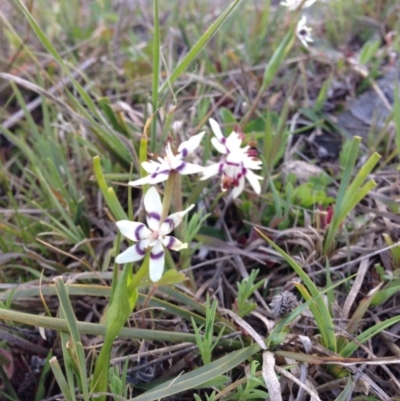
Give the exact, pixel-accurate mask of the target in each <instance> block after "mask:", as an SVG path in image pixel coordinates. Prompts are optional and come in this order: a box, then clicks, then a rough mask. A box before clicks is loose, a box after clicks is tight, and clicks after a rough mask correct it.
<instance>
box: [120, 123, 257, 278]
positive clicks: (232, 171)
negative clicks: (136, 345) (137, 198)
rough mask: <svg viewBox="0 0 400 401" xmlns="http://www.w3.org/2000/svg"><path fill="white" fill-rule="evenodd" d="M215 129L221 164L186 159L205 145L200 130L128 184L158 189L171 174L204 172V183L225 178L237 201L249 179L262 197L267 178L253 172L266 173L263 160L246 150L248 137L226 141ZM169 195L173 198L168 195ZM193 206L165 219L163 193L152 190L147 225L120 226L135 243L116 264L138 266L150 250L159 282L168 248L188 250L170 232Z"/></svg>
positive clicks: (215, 126) (151, 271) (152, 270)
mask: <svg viewBox="0 0 400 401" xmlns="http://www.w3.org/2000/svg"><path fill="white" fill-rule="evenodd" d="M210 125H211V128H212V130H213V133H214V137H213V138H212V139H211V143H212V145H213V146H214V148H215V149H216V150H217V151H218V152H219V153H221V155H222V156H221V159H220V160H219V161H218V162H217V163H215V164H212V165H209V166H207V167H203V166H199V165H197V164H193V163H189V162H188V161H187V160H186V158H187V156H189V155H190V154H192V153H193V152H194V151H195V150H196V149H197V148H198V147H199V146H200V142H201V140H202V139H203V136H204V132H201V133H200V134H197V135H194V136H192V137H191V138H190V139H188V140H187V141H184V142H182V143H181V144H180V146H179V147H178V149H177V151H176V152H174V151H173V150H172V147H171V144H170V143H168V144H167V146H166V149H165V156H164V157H158V158H157V160H151V161H145V162H143V163H142V167H143V169H144V170H145V171H146V172H147V173H148V175H147V176H145V177H142V178H139V179H137V180H135V181H131V182H129V185H131V186H138V185H144V184H148V185H155V184H158V183H160V182H163V181H166V180H167V179H168V178H169V177H170V174H171V173H174V174H175V173H178V174H182V175H187V174H196V173H202V174H203V176H202V178H201V179H202V180H206V179H209V178H211V177H213V176H215V175H220V177H221V189H222V191H227V190H228V189H232V192H231V195H232V197H233V198H236V197H238V196H239V195H240V194H241V192H242V191H243V189H244V186H245V179H247V180H248V181H249V183H250V185H251V186H252V187H253V189H254V191H255V192H256V193H257V194H260V193H261V185H260V180H262V177H261V176H259V175H256V174H254V173H253V171H252V170H259V169H261V161H260V160H259V159H257V158H256V157H254V156H255V155H254V154H253V153H254V152H252V150H251V149H250V147H249V146H243V139H244V134H242V133H240V132H238V131H236V130H235V131H233V132H232V133H231V134H230V135H229V136H228V137H226V138H225V137H224V135H223V134H222V131H221V128H220V126H219V125H218V123H217V122H216V121H215V120H213V119H210ZM169 196H171V195H170V194H169ZM168 201H170V199H169V200H168ZM164 202H165V199H164ZM167 205H169V202H167ZM193 207H194V205H191V206H189V207H188V208H187V209H185V210H184V211H182V212H177V213H173V214H171V215H169V216H168V217H166V218H165V219H164V218H163V204H162V202H161V198H160V195H159V194H158V191H157V189H156V188H155V187H154V186H152V187H150V188H149V189H148V191H147V192H146V194H145V196H144V209H145V211H146V219H147V226H146V225H145V224H143V223H139V222H133V221H128V220H121V221H118V222H117V227H118V229H119V231H120V232H121V234H122V235H123V236H124V237H126V238H128V239H129V240H131V241H133V242H134V244H133V245H131V246H130V247H129V248H127V249H126V250H125V251H123V252H122V253H120V254H119V255H118V256H117V257H116V263H130V262H137V261H139V260H141V259H143V258H144V256H145V255H146V254H147V252H150V255H149V256H150V258H149V276H150V280H152V281H153V282H156V281H158V280H159V279H160V278H161V276H162V274H163V271H164V259H165V248H168V249H171V250H174V251H179V250H181V249H184V248H187V246H188V245H187V244H186V243H182V242H181V241H179V240H178V239H177V238H175V237H173V236H170V235H168V234H170V233H171V232H172V231H173V230H174V229H175V228H176V227H177V226H178V225H179V224H180V223H181V222H182V219H183V218H184V216H185V215H186V214H187V213H188V212H189V211H190V210H191V209H192V208H193Z"/></svg>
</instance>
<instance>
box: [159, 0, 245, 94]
mask: <svg viewBox="0 0 400 401" xmlns="http://www.w3.org/2000/svg"><path fill="white" fill-rule="evenodd" d="M241 1H242V0H235V1H234V2H233V3H232V4H231V5H230V6H229V7H228V8H227V9H226V10H225V11H224V12H223V13H222V14H221V15H220V16H219V17H218V18H217V19H216V20H215V21H214V22H213V23H212V24H211V26H210V27H209V28H208V29H207V30H206V32H204V34H203V35H202V36H201V37H200V39H199V40H198V41H197V42H196V43H195V44H194V46H193V47H192V48H191V49H190V51H189V52H188V54H187V55H186V56H185V57H184V59H183V60H182V61H181V63H180V64H178V65H177V66H176V67H175V69H174V70H173V71H172V73H171V75H170V76H169V77H168V79H167V80H166V81H165V82H164V83H163V84H162V85H161V87H160V88H159V89H158V93H159V94H162V93H163V92H164V91H165V90H166V89H167V88H168V87H170V86H171V85H173V83H174V82H175V81H176V80H177V79H178V78H179V77H180V76H181V75H182V73H183V72H184V71H185V70H186V69H187V68H188V66H189V64H190V63H191V62H192V61H193V60H194V59H195V58H196V57H197V55H198V54H199V53H200V52H201V50H203V48H204V47H205V45H206V44H207V43H208V41H209V40H210V39H211V38H212V37H213V36H214V34H215V33H216V32H217V31H218V29H219V28H220V26H221V25H222V24H223V23H224V22H225V21H226V19H227V18H228V17H229V16H230V15H231V14H232V12H233V11H234V10H235V8H236V7H237V6H238V5H239V3H240V2H241Z"/></svg>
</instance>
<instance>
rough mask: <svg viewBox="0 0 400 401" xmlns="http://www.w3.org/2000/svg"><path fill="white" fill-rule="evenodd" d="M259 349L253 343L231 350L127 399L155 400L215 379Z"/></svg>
mask: <svg viewBox="0 0 400 401" xmlns="http://www.w3.org/2000/svg"><path fill="white" fill-rule="evenodd" d="M259 350H260V347H259V346H258V345H257V344H253V345H251V346H250V347H246V348H243V349H241V350H238V351H233V352H231V353H229V354H228V355H226V356H224V357H222V358H220V359H217V360H216V361H214V362H211V363H209V364H207V365H205V366H202V367H201V368H199V369H195V370H193V371H192V372H189V373H185V374H183V375H182V376H179V377H178V378H174V379H172V380H168V381H167V382H165V383H163V384H161V385H159V386H157V387H155V388H153V389H152V390H150V391H148V392H146V393H144V394H142V395H139V396H138V397H135V398H131V399H130V400H129V401H155V400H158V399H161V398H164V397H169V396H171V395H174V394H178V393H181V392H183V391H186V390H190V389H193V388H195V387H198V386H201V385H202V384H203V383H206V382H208V381H211V380H212V379H215V377H217V376H219V375H222V374H224V373H225V372H228V371H229V370H231V369H233V368H235V367H237V366H238V365H240V364H241V363H242V362H243V361H245V360H246V359H247V358H250V357H251V356H253V355H254V354H255V353H256V352H258V351H259Z"/></svg>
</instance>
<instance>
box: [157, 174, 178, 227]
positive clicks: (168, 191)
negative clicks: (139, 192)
mask: <svg viewBox="0 0 400 401" xmlns="http://www.w3.org/2000/svg"><path fill="white" fill-rule="evenodd" d="M176 175H177V173H176V172H175V171H171V172H170V173H169V177H168V180H167V183H166V184H165V191H164V198H163V208H162V215H161V221H164V220H165V219H166V218H167V217H168V213H169V208H170V207H171V201H172V197H173V193H174V187H175V178H176Z"/></svg>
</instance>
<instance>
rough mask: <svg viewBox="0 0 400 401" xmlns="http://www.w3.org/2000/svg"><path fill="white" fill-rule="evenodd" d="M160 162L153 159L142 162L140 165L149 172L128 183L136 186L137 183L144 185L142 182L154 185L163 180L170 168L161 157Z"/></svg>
mask: <svg viewBox="0 0 400 401" xmlns="http://www.w3.org/2000/svg"><path fill="white" fill-rule="evenodd" d="M161 161H162V162H161V163H158V162H156V161H154V160H152V161H150V162H143V163H142V167H143V168H144V169H145V170H146V172H148V173H149V175H147V176H146V177H142V178H139V179H137V180H135V181H130V182H129V183H128V185H130V186H138V185H144V184H150V185H155V184H158V183H159V182H163V181H165V180H166V179H167V178H168V176H169V173H170V171H171V168H170V167H169V165H168V163H166V162H164V161H163V160H162V159H161Z"/></svg>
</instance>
